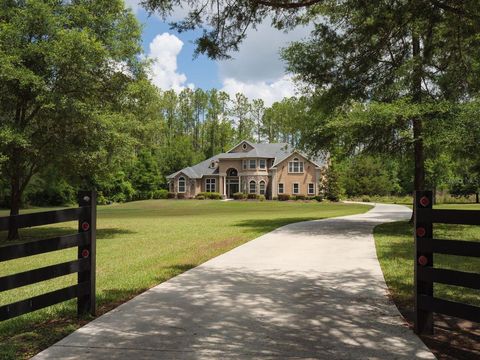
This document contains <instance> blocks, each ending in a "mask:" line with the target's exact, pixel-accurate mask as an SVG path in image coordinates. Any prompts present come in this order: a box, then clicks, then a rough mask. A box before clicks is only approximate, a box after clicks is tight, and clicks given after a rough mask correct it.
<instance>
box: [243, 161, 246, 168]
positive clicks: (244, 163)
mask: <svg viewBox="0 0 480 360" xmlns="http://www.w3.org/2000/svg"><path fill="white" fill-rule="evenodd" d="M243 170H247V160H243Z"/></svg>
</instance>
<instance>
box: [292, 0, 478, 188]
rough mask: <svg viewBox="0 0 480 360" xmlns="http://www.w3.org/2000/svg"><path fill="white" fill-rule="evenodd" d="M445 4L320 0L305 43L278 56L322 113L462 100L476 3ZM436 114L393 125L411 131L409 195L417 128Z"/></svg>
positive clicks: (470, 85)
mask: <svg viewBox="0 0 480 360" xmlns="http://www.w3.org/2000/svg"><path fill="white" fill-rule="evenodd" d="M450 3H451V4H450ZM453 3H454V2H449V1H445V2H440V1H420V0H418V1H416V0H411V1H396V2H358V1H354V0H345V1H340V2H339V1H334V0H326V1H323V2H322V5H321V6H317V7H313V8H312V9H311V12H310V14H309V17H310V18H311V19H321V21H319V22H318V23H317V24H316V26H315V30H314V31H313V33H312V36H311V38H310V39H309V40H307V41H305V42H298V43H295V44H293V45H291V46H290V47H288V48H287V49H286V50H285V51H284V52H283V57H284V58H285V59H286V60H287V62H288V69H289V70H290V71H292V72H293V73H295V74H296V75H298V77H299V78H300V79H301V80H303V81H304V82H306V83H308V84H309V85H311V86H313V87H314V89H315V91H316V98H317V106H318V107H319V108H320V109H321V110H322V112H323V113H326V114H329V113H332V112H334V111H335V110H336V109H338V108H340V107H341V106H344V105H345V104H348V103H349V102H350V101H351V100H357V101H361V102H363V101H378V102H382V103H390V102H393V101H395V100H398V99H406V100H407V101H408V103H409V104H411V105H412V106H413V107H415V106H416V105H419V104H420V105H424V104H427V106H430V104H432V103H433V104H436V103H437V102H441V101H445V100H449V101H451V102H458V101H461V100H465V99H468V98H469V97H470V96H472V95H473V94H476V93H478V90H479V89H480V77H479V75H480V68H479V67H478V63H479V62H478V59H479V58H480V40H479V35H480V22H479V21H478V20H479V16H480V4H479V3H478V2H476V1H465V2H462V3H461V4H459V3H458V2H455V4H453ZM436 112H437V110H436V109H435V106H433V110H432V113H428V114H420V113H419V112H417V113H415V112H412V113H411V115H412V116H410V117H409V118H406V119H405V120H406V121H407V123H406V124H404V125H401V126H402V127H403V128H405V127H407V128H409V129H410V130H411V132H412V140H413V148H414V157H415V172H414V174H415V177H414V184H415V189H417V190H420V189H423V188H424V184H425V149H424V141H423V138H424V127H425V124H424V122H425V120H427V119H428V118H430V117H431V115H432V114H435V113H436ZM361 141H362V139H359V142H361Z"/></svg>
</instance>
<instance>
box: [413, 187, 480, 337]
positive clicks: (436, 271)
mask: <svg viewBox="0 0 480 360" xmlns="http://www.w3.org/2000/svg"><path fill="white" fill-rule="evenodd" d="M414 212H415V217H414V229H415V230H414V237H415V265H414V266H415V268H414V282H415V290H414V291H415V294H414V295H415V332H416V333H418V334H421V333H424V334H433V325H434V323H433V313H441V314H445V315H449V316H454V317H459V318H462V319H466V320H470V321H475V322H480V307H477V306H472V305H468V304H462V303H458V302H454V301H448V300H444V299H439V298H436V297H435V296H434V293H433V284H434V283H441V284H447V285H454V286H461V287H465V288H470V289H480V274H477V273H470V272H464V271H457V270H449V269H441V268H434V267H433V254H434V253H438V254H446V255H457V256H467V257H480V243H479V242H472V241H464V240H443V239H435V238H434V236H433V224H435V223H442V224H461V225H480V211H475V210H438V209H432V192H431V191H417V192H416V193H415V211H414Z"/></svg>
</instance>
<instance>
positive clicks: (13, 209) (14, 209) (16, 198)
mask: <svg viewBox="0 0 480 360" xmlns="http://www.w3.org/2000/svg"><path fill="white" fill-rule="evenodd" d="M21 199H22V191H21V188H20V179H19V178H18V177H14V178H13V179H12V182H11V185H10V216H14V215H18V214H19V213H20V203H21ZM10 224H11V225H10V227H9V229H8V236H7V239H8V240H16V239H18V238H19V235H18V229H17V227H16V226H15V224H14V223H12V222H11V223H10Z"/></svg>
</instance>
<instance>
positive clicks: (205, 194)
mask: <svg viewBox="0 0 480 360" xmlns="http://www.w3.org/2000/svg"><path fill="white" fill-rule="evenodd" d="M197 196H203V198H204V199H210V200H221V199H222V195H221V194H220V193H218V192H201V193H198V194H197Z"/></svg>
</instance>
